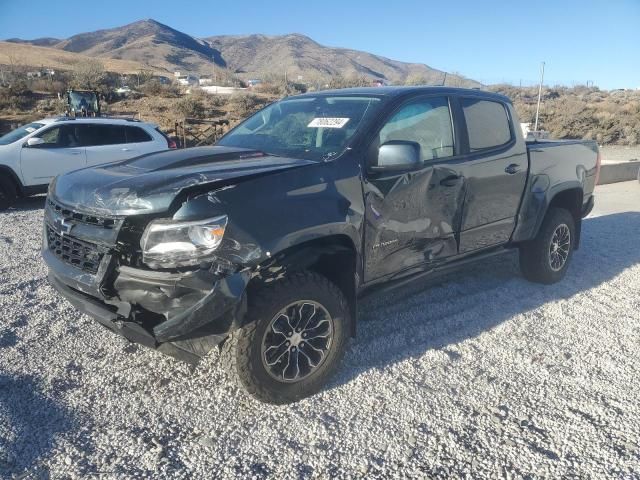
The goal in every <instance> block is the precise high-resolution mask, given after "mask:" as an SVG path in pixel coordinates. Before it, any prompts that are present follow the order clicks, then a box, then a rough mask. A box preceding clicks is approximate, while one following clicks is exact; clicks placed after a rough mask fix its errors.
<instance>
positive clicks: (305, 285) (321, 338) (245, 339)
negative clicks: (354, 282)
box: [223, 272, 350, 404]
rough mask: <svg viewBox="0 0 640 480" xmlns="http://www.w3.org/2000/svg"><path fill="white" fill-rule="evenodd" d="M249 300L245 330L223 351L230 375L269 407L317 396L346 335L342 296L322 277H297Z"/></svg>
mask: <svg viewBox="0 0 640 480" xmlns="http://www.w3.org/2000/svg"><path fill="white" fill-rule="evenodd" d="M253 297H254V298H253V299H250V304H249V311H248V312H247V315H248V323H247V325H246V326H245V327H243V328H241V329H239V330H237V331H235V332H234V333H233V334H232V335H231V336H230V337H229V338H228V339H227V341H226V342H225V344H224V345H223V357H224V360H223V361H224V362H225V363H226V367H227V369H228V370H229V371H230V373H231V375H232V376H233V377H235V379H236V380H237V381H238V383H239V385H240V386H241V387H243V388H244V389H245V390H246V391H247V392H248V393H249V394H251V395H252V396H254V397H256V398H257V399H259V400H261V401H264V402H268V403H279V404H282V403H290V402H295V401H297V400H300V399H302V398H304V397H308V396H310V395H313V394H314V393H316V392H318V391H319V390H320V389H321V388H322V387H323V386H324V384H325V383H326V382H327V381H328V379H329V378H330V377H331V375H332V374H333V373H334V372H335V371H336V369H337V368H338V366H339V363H340V360H341V359H342V356H343V354H344V350H345V345H346V341H347V338H348V334H349V331H350V329H349V322H350V318H349V308H348V306H347V302H346V299H345V297H344V295H343V294H342V292H341V291H340V290H339V289H338V288H337V287H336V286H335V285H334V284H332V283H331V282H330V281H329V280H327V279H326V278H325V277H323V276H322V275H319V274H316V273H312V272H299V273H294V274H292V275H291V276H290V277H288V278H285V279H284V280H281V281H278V282H276V283H274V284H272V285H270V286H268V287H264V288H262V289H261V290H260V291H259V292H256V293H255V294H254V296H253Z"/></svg>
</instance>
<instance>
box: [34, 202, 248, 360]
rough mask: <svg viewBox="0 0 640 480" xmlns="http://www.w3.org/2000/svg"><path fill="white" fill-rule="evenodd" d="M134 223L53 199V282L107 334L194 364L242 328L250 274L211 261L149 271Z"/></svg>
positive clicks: (49, 241)
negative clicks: (241, 320)
mask: <svg viewBox="0 0 640 480" xmlns="http://www.w3.org/2000/svg"><path fill="white" fill-rule="evenodd" d="M136 223H139V222H132V221H131V220H127V219H125V218H116V217H104V216H98V215H86V214H82V213H79V212H77V211H74V210H72V209H71V208H68V207H66V206H65V205H63V204H61V203H59V202H57V201H54V200H53V199H51V198H49V199H48V200H47V205H46V209H45V222H44V239H43V257H44V260H45V262H46V263H47V265H48V267H49V281H50V283H51V284H52V285H53V286H54V287H55V288H56V289H57V290H58V291H59V292H60V293H61V294H63V295H64V296H65V297H66V298H67V299H68V300H69V301H70V303H72V304H73V305H74V306H75V307H76V308H78V309H79V310H80V311H82V312H83V313H86V314H88V315H90V316H91V317H93V318H95V319H96V320H98V321H99V322H100V323H101V324H102V325H104V326H106V327H108V328H109V329H111V330H113V331H115V332H117V333H119V334H120V335H122V336H124V337H126V338H128V339H129V340H131V341H133V342H136V343H140V344H142V345H145V346H147V347H150V348H154V349H158V350H160V351H161V352H163V353H166V354H169V355H172V356H174V357H177V358H180V359H182V360H185V361H188V362H190V363H195V362H197V361H198V360H199V358H201V357H203V356H204V355H206V353H207V352H208V350H210V349H211V348H212V347H213V346H215V345H217V344H219V343H220V342H222V341H223V340H224V339H225V338H226V337H227V335H228V334H229V332H231V331H233V330H234V329H235V328H237V327H238V326H239V321H240V320H239V319H242V318H243V316H244V310H245V309H246V298H245V294H244V292H245V288H246V286H247V283H248V282H249V280H250V278H251V272H250V271H249V269H244V270H242V269H241V268H242V267H241V266H236V265H233V264H231V263H229V262H226V263H225V262H216V261H215V259H214V258H212V257H209V258H208V259H207V260H208V261H204V262H203V263H202V264H198V265H196V266H192V267H184V268H173V269H171V270H168V269H157V270H153V269H150V268H148V267H147V266H146V265H145V264H143V263H142V261H141V260H142V258H143V257H142V251H141V249H140V247H139V246H138V247H137V248H136V245H135V243H134V242H135V237H136V235H135V234H134V232H136V231H139V229H140V226H139V225H138V226H137V225H136ZM129 237H130V238H131V240H132V241H128V239H129ZM138 238H139V237H138Z"/></svg>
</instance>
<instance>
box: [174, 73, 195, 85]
mask: <svg viewBox="0 0 640 480" xmlns="http://www.w3.org/2000/svg"><path fill="white" fill-rule="evenodd" d="M177 79H178V83H179V84H180V85H182V86H185V87H188V86H194V85H199V84H200V80H199V79H198V77H196V76H195V75H180V76H179V77H177Z"/></svg>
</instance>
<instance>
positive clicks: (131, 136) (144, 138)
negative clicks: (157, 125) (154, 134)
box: [125, 127, 153, 143]
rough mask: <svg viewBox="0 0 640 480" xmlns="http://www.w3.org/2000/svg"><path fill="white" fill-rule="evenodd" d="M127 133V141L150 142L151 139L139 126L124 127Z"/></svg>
mask: <svg viewBox="0 0 640 480" xmlns="http://www.w3.org/2000/svg"><path fill="white" fill-rule="evenodd" d="M125 130H126V134H127V143H141V142H150V141H151V140H153V139H152V138H151V135H149V134H148V133H147V132H145V131H144V130H143V129H142V128H140V127H125Z"/></svg>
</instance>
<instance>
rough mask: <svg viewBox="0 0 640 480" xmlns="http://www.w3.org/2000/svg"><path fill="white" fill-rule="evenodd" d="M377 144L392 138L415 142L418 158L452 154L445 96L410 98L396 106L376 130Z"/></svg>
mask: <svg viewBox="0 0 640 480" xmlns="http://www.w3.org/2000/svg"><path fill="white" fill-rule="evenodd" d="M378 140H379V142H380V143H379V144H380V145H382V144H383V143H387V142H389V141H392V140H404V141H410V142H417V143H418V145H420V159H421V160H423V161H425V160H432V159H434V158H443V157H450V156H452V155H453V128H452V126H451V112H450V111H449V102H448V101H447V99H446V98H445V97H436V98H423V99H419V100H415V101H412V102H411V103H408V104H406V105H404V106H403V107H401V108H400V110H398V111H397V112H396V113H395V114H394V115H393V117H391V119H389V121H388V122H387V123H386V124H385V126H384V127H382V130H380V133H379V134H378Z"/></svg>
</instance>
